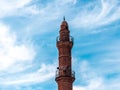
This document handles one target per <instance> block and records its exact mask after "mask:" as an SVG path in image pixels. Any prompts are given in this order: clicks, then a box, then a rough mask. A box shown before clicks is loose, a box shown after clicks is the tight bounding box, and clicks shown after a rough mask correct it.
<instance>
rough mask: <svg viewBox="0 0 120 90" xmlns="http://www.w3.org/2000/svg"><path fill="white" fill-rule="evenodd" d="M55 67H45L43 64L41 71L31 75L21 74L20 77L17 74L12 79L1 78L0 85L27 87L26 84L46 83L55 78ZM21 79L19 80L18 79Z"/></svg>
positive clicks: (33, 72) (38, 70)
mask: <svg viewBox="0 0 120 90" xmlns="http://www.w3.org/2000/svg"><path fill="white" fill-rule="evenodd" d="M54 72H55V65H45V64H41V67H40V69H37V70H36V71H32V72H30V73H25V72H23V73H21V74H19V75H17V74H15V75H13V76H11V77H9V76H7V77H3V78H1V79H0V80H1V83H0V85H6V86H7V85H8V86H9V85H23V84H24V85H25V84H27V85H28V84H33V83H41V82H45V81H47V80H49V79H51V78H53V77H54V75H55V74H54ZM18 77H19V78H18Z"/></svg>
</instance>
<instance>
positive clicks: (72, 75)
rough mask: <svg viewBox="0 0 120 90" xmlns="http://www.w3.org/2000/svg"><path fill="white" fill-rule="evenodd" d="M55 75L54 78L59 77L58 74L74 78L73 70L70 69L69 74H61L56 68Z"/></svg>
mask: <svg viewBox="0 0 120 90" xmlns="http://www.w3.org/2000/svg"><path fill="white" fill-rule="evenodd" d="M55 76H56V78H57V77H59V76H71V77H73V78H75V72H74V71H72V72H71V74H69V75H68V74H67V75H66V74H63V75H62V74H60V70H57V71H56V74H55Z"/></svg>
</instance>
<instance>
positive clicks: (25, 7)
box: [0, 0, 38, 18]
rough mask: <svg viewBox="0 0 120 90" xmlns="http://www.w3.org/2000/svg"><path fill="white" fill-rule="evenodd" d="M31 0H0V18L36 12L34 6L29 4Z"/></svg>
mask: <svg viewBox="0 0 120 90" xmlns="http://www.w3.org/2000/svg"><path fill="white" fill-rule="evenodd" d="M31 2H32V0H15V1H13V0H0V13H1V14H0V18H3V17H6V16H11V15H17V16H18V15H22V16H24V15H25V14H37V13H38V12H37V10H36V6H35V5H29V4H30V3H31Z"/></svg>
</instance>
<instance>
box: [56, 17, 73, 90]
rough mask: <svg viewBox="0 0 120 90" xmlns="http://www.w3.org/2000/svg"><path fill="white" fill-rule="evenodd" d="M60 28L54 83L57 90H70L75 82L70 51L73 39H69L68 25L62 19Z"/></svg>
mask: <svg viewBox="0 0 120 90" xmlns="http://www.w3.org/2000/svg"><path fill="white" fill-rule="evenodd" d="M63 20H64V21H63V22H62V24H61V28H60V36H59V37H57V42H56V45H57V48H58V52H59V57H58V60H59V66H58V67H57V71H56V78H55V80H56V82H57V84H58V90H72V86H73V82H74V80H75V73H74V72H73V71H72V60H71V49H72V46H73V38H72V37H70V35H69V33H70V31H69V30H68V24H67V22H66V21H65V17H64V18H63Z"/></svg>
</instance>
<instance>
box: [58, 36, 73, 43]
mask: <svg viewBox="0 0 120 90" xmlns="http://www.w3.org/2000/svg"><path fill="white" fill-rule="evenodd" d="M59 41H61V40H60V36H57V38H56V42H59ZM69 41H70V42H73V41H74V38H73V37H72V36H70V37H69Z"/></svg>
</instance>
